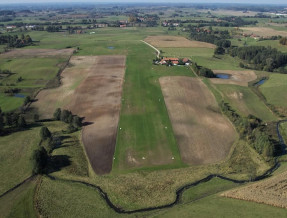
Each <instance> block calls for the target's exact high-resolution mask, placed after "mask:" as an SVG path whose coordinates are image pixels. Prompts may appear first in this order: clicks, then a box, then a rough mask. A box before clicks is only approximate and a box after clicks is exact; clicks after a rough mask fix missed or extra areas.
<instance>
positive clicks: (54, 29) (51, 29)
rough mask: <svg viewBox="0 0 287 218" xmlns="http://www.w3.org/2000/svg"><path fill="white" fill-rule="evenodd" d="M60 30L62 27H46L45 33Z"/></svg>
mask: <svg viewBox="0 0 287 218" xmlns="http://www.w3.org/2000/svg"><path fill="white" fill-rule="evenodd" d="M61 30H62V26H58V25H51V26H47V27H46V31H47V32H60V31H61Z"/></svg>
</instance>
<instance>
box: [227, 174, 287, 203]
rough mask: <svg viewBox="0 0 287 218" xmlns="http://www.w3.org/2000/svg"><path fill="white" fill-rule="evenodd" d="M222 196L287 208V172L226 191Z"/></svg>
mask: <svg viewBox="0 0 287 218" xmlns="http://www.w3.org/2000/svg"><path fill="white" fill-rule="evenodd" d="M222 196H225V197H229V198H235V199H241V200H246V201H255V202H258V203H264V204H269V205H273V206H276V207H283V208H287V172H284V173H281V174H280V175H276V176H274V177H272V178H270V179H266V180H264V181H261V182H256V183H254V184H252V185H247V186H244V187H242V188H237V189H233V190H230V191H227V192H224V193H223V194H222Z"/></svg>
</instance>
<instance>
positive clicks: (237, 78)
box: [210, 70, 257, 86]
mask: <svg viewBox="0 0 287 218" xmlns="http://www.w3.org/2000/svg"><path fill="white" fill-rule="evenodd" d="M213 72H214V73H215V74H228V75H230V78H229V79H220V78H212V79H210V80H211V82H212V83H214V84H233V85H240V86H248V82H251V81H253V80H255V79H256V78H257V76H256V74H255V73H254V71H250V70H244V71H240V70H214V71H213Z"/></svg>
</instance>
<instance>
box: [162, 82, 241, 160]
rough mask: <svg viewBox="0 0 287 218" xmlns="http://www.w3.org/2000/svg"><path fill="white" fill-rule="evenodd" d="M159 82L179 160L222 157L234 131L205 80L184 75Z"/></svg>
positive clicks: (222, 158) (217, 158)
mask: <svg viewBox="0 0 287 218" xmlns="http://www.w3.org/2000/svg"><path fill="white" fill-rule="evenodd" d="M160 84H161V88H162V91H163V95H164V100H165V103H166V105H167V109H168V112H169V116H170V119H171V122H172V125H173V129H174V132H175V137H176V138H177V141H178V144H179V149H180V154H181V158H182V160H183V161H184V162H185V163H188V164H207V163H215V162H219V161H222V160H224V159H225V158H226V157H227V155H228V153H229V151H230V148H231V146H232V144H233V143H234V141H235V139H236V133H235V130H234V128H233V126H232V124H231V123H230V122H229V121H228V120H227V119H226V118H225V117H223V116H222V114H221V112H220V109H219V107H218V105H217V102H216V100H215V98H214V96H213V95H212V94H211V93H209V90H208V88H207V87H206V86H205V84H204V83H203V82H201V81H200V80H199V79H195V78H187V77H162V78H160ZM175 90H176V91H175Z"/></svg>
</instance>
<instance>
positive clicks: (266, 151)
mask: <svg viewBox="0 0 287 218" xmlns="http://www.w3.org/2000/svg"><path fill="white" fill-rule="evenodd" d="M220 107H221V110H222V112H223V113H224V114H225V115H226V116H227V117H228V118H229V119H230V120H231V122H232V123H233V124H234V126H235V128H236V130H237V132H238V133H239V136H240V138H241V139H244V140H246V141H247V142H248V144H250V145H251V146H252V147H253V148H254V149H255V150H256V151H257V153H259V154H260V155H263V156H264V157H265V158H271V157H274V156H275V155H276V152H277V151H278V150H280V148H277V147H276V144H275V143H274V142H273V140H272V139H271V137H270V136H269V135H268V134H267V132H266V129H265V128H266V126H265V125H264V124H263V122H262V120H260V119H259V118H257V117H255V116H253V115H248V116H247V117H241V116H240V115H239V114H237V113H236V112H235V111H234V110H233V109H232V108H231V107H230V105H229V104H228V103H226V102H224V101H222V102H221V103H220Z"/></svg>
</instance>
